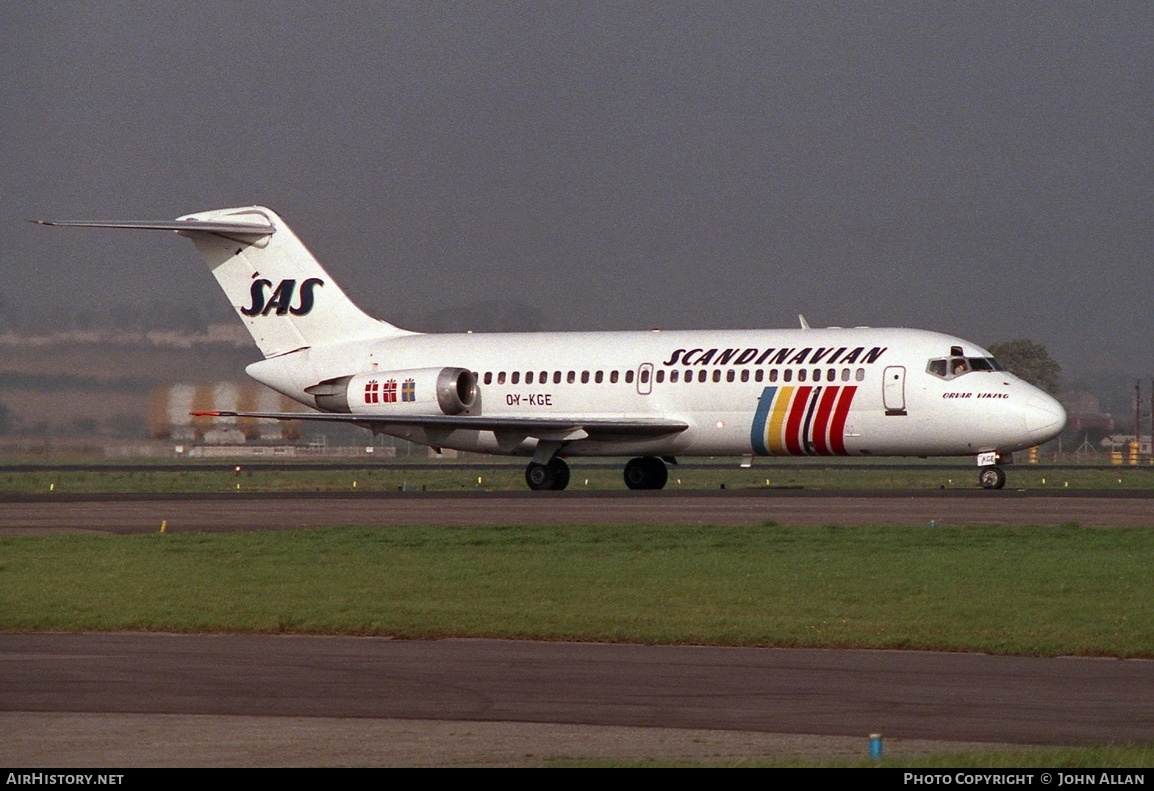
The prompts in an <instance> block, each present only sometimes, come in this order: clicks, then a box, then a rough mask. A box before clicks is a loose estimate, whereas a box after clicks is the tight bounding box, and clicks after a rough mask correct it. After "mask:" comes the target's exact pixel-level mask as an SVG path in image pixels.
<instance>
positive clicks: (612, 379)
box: [609, 371, 617, 385]
mask: <svg viewBox="0 0 1154 791" xmlns="http://www.w3.org/2000/svg"><path fill="white" fill-rule="evenodd" d="M609 384H612V385H615V384H617V372H616V371H610V372H609Z"/></svg>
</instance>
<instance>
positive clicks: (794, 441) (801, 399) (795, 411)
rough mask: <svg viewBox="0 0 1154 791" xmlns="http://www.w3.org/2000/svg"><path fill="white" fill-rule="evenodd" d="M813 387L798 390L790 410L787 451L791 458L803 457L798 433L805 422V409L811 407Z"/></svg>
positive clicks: (786, 431)
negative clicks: (802, 422)
mask: <svg viewBox="0 0 1154 791" xmlns="http://www.w3.org/2000/svg"><path fill="white" fill-rule="evenodd" d="M811 390H813V388H812V387H808V386H807V387H799V388H797V395H795V396H794V397H793V406H792V407H791V408H790V410H789V421H788V422H787V423H786V424H785V449H786V450H787V451H789V454H790V455H791V456H800V455H801V442H800V441H799V439H798V436H797V435H798V432H799V431H800V429H801V421H803V420H805V409H806V407H807V406H808V405H809V394H810V391H811Z"/></svg>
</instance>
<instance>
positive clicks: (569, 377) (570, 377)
mask: <svg viewBox="0 0 1154 791" xmlns="http://www.w3.org/2000/svg"><path fill="white" fill-rule="evenodd" d="M565 381H566V383H568V384H573V383H574V382H576V381H577V372H576V371H570V372H569V373H567V374H566V375H565Z"/></svg>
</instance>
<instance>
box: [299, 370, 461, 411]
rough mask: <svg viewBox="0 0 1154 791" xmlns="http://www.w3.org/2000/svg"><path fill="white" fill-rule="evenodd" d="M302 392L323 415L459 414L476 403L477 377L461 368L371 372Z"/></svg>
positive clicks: (327, 380)
mask: <svg viewBox="0 0 1154 791" xmlns="http://www.w3.org/2000/svg"><path fill="white" fill-rule="evenodd" d="M305 392H306V393H308V394H309V395H311V396H313V398H315V399H316V403H317V409H320V410H322V411H325V412H345V413H352V414H361V413H365V414H372V415H388V414H394V415H461V414H465V413H467V412H468V411H469V410H470V409H472V408H473V406H474V404H476V403H477V377H475V376H473V372H472V371H469V370H467V369H465V368H411V369H408V370H402V371H375V372H373V373H368V374H355V375H353V376H339V377H337V378H335V379H326V380H325V381H323V382H319V383H317V384H315V385H313V386H312V387H306V388H305Z"/></svg>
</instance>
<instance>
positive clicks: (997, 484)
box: [978, 465, 1006, 489]
mask: <svg viewBox="0 0 1154 791" xmlns="http://www.w3.org/2000/svg"><path fill="white" fill-rule="evenodd" d="M978 483H979V484H981V487H982V488H983V489H1001V488H1002V487H1003V486H1005V485H1006V473H1005V471H1004V470H1003V469H1002V468H1001V467H995V466H993V465H991V466H989V467H982V468H981V469H980V470H978Z"/></svg>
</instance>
